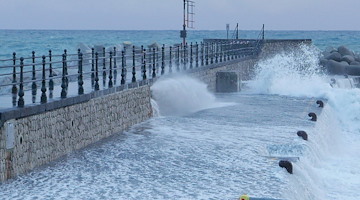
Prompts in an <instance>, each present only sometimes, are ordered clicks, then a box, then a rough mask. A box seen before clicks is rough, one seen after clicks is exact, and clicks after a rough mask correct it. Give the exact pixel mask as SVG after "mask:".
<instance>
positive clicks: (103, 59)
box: [102, 47, 106, 87]
mask: <svg viewBox="0 0 360 200" xmlns="http://www.w3.org/2000/svg"><path fill="white" fill-rule="evenodd" d="M102 64H103V68H102V72H103V86H104V87H105V85H106V51H105V47H103V49H102Z"/></svg>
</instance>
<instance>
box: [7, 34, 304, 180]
mask: <svg viewBox="0 0 360 200" xmlns="http://www.w3.org/2000/svg"><path fill="white" fill-rule="evenodd" d="M301 42H302V41H298V43H301ZM265 44H266V41H257V40H254V41H252V40H250V41H242V40H239V41H236V40H228V41H223V42H211V43H210V42H204V43H201V44H194V45H192V44H190V45H179V46H175V47H173V46H171V47H169V48H167V49H166V48H165V46H162V47H149V49H148V50H146V49H144V48H143V47H141V48H140V49H137V48H136V47H132V51H130V53H129V52H126V49H124V50H122V51H120V52H118V51H117V50H116V49H114V51H109V52H107V51H105V50H104V48H102V52H101V56H99V55H100V53H99V51H95V49H92V52H90V53H82V52H81V50H80V51H78V53H77V54H67V52H66V51H65V52H64V54H62V55H61V56H55V57H54V56H53V55H51V53H50V52H49V53H50V54H49V55H48V56H42V57H41V62H37V61H36V60H37V59H38V57H36V56H35V55H34V54H33V55H34V56H33V57H31V58H28V59H26V58H17V57H16V54H15V55H14V58H13V59H9V60H3V62H7V63H8V62H12V63H13V65H10V67H7V68H6V67H3V68H6V69H9V68H10V71H12V73H4V76H3V77H5V76H6V75H10V77H11V78H10V79H9V80H11V81H10V82H5V83H4V84H2V85H1V86H2V87H3V88H5V89H4V90H3V91H5V94H4V95H3V96H2V97H1V98H2V100H3V101H8V102H10V103H11V105H10V106H7V107H6V106H4V108H3V109H1V116H0V119H1V129H0V130H1V132H0V134H1V135H0V138H1V141H0V180H1V181H3V180H7V179H9V178H12V177H15V176H17V175H19V174H22V173H24V172H26V171H29V170H31V169H33V168H34V167H37V166H40V165H42V164H45V163H48V162H50V161H51V160H54V159H57V158H59V157H61V156H63V155H66V154H67V153H69V152H72V151H74V150H76V149H79V148H82V147H84V146H86V145H88V144H91V143H94V142H96V141H98V140H100V139H102V138H105V137H107V136H109V135H111V134H114V133H117V132H121V131H123V130H125V129H127V128H128V127H130V126H131V125H133V124H136V123H139V122H142V121H144V120H147V119H149V118H150V117H151V116H152V112H151V106H150V96H151V93H150V86H151V84H152V83H153V82H154V81H156V79H157V78H158V77H159V76H161V75H167V74H170V73H175V72H186V73H190V74H192V75H193V76H196V77H198V78H199V79H201V80H203V81H204V82H205V83H206V84H208V85H209V88H210V89H211V90H214V88H215V80H216V79H215V76H214V75H215V74H216V72H218V71H223V70H225V71H227V70H238V71H241V73H242V76H243V77H244V78H245V77H249V74H250V72H251V69H252V67H253V66H254V64H255V63H256V61H257V59H258V56H259V54H260V53H261V49H262V47H263V45H265ZM130 49H131V48H130ZM54 58H61V60H57V61H56V60H55V61H54ZM26 60H27V61H28V63H26ZM128 63H131V64H128ZM5 66H6V65H5ZM25 68H26V69H27V70H24V69H25ZM56 70H58V72H57V73H56ZM54 71H55V74H56V75H55V74H54V73H53V72H54ZM25 73H27V74H31V75H30V76H24V74H25ZM60 73H61V75H60ZM39 74H41V75H39ZM39 76H41V78H38V77H39ZM18 77H19V78H18ZM24 77H28V79H27V80H26V78H24ZM117 77H121V78H118V79H117ZM119 79H120V80H119ZM39 83H41V84H40V85H41V87H38V84H39ZM34 85H35V86H34ZM6 91H9V92H10V93H11V95H8V94H6ZM56 92H57V93H56ZM26 93H27V94H26ZM38 94H41V95H38ZM56 94H58V95H59V96H56ZM39 100H40V101H39Z"/></svg>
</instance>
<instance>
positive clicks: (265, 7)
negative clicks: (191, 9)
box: [0, 0, 360, 30]
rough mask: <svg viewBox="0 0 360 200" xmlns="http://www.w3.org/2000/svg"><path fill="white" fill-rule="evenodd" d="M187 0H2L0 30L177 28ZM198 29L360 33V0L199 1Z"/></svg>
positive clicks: (196, 0) (197, 1)
mask: <svg viewBox="0 0 360 200" xmlns="http://www.w3.org/2000/svg"><path fill="white" fill-rule="evenodd" d="M182 2H183V0H61V1H60V0H0V29H100V30H102V29H106V30H142V29H144V30H154V29H156V30H159V29H160V30H178V29H181V25H182ZM195 2H196V8H195V12H196V16H195V20H196V23H195V27H196V29H199V30H207V29H209V30H220V29H225V24H226V23H230V24H231V26H232V27H233V26H234V25H235V24H236V23H237V22H238V23H239V26H240V29H245V30H248V29H250V30H258V29H260V28H261V26H262V24H263V23H264V24H265V25H266V28H267V29H272V30H360V20H359V19H360V12H359V8H360V0H342V1H339V0H195Z"/></svg>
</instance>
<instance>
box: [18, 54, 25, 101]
mask: <svg viewBox="0 0 360 200" xmlns="http://www.w3.org/2000/svg"><path fill="white" fill-rule="evenodd" d="M23 82H24V58H23V57H21V58H20V86H19V101H18V107H24V104H25V102H24V83H23Z"/></svg>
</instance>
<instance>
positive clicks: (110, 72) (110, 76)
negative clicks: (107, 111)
mask: <svg viewBox="0 0 360 200" xmlns="http://www.w3.org/2000/svg"><path fill="white" fill-rule="evenodd" d="M112 59H113V52H112V51H110V52H109V88H112V87H113V81H112V78H113V76H112Z"/></svg>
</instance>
